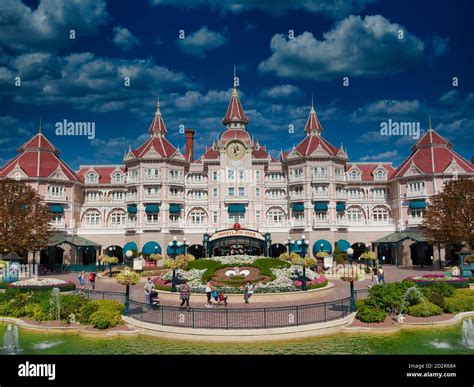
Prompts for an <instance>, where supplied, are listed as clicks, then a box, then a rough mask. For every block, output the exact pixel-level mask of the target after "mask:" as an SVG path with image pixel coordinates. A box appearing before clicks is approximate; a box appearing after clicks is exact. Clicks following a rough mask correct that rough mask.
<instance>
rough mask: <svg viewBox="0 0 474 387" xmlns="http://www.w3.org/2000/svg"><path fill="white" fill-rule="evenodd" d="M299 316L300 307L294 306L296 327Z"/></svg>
mask: <svg viewBox="0 0 474 387" xmlns="http://www.w3.org/2000/svg"><path fill="white" fill-rule="evenodd" d="M299 314H300V307H299V306H298V305H296V326H298V323H299V317H300V316H299Z"/></svg>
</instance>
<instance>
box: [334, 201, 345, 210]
mask: <svg viewBox="0 0 474 387" xmlns="http://www.w3.org/2000/svg"><path fill="white" fill-rule="evenodd" d="M345 210H346V203H343V202H338V203H336V211H338V212H344V211H345Z"/></svg>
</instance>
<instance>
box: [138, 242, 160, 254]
mask: <svg viewBox="0 0 474 387" xmlns="http://www.w3.org/2000/svg"><path fill="white" fill-rule="evenodd" d="M142 252H143V254H161V246H160V244H159V243H158V242H154V241H150V242H147V243H145V244H144V245H143V248H142Z"/></svg>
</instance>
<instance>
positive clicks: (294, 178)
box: [290, 176, 304, 183]
mask: <svg viewBox="0 0 474 387" xmlns="http://www.w3.org/2000/svg"><path fill="white" fill-rule="evenodd" d="M301 181H304V176H290V183H295V182H301Z"/></svg>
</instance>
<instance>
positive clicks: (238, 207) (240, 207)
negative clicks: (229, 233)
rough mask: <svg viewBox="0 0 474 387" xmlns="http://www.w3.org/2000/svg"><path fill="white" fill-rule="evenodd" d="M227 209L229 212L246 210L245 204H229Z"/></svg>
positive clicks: (234, 212)
mask: <svg viewBox="0 0 474 387" xmlns="http://www.w3.org/2000/svg"><path fill="white" fill-rule="evenodd" d="M227 211H228V212H229V214H236V213H243V212H245V206H244V205H243V204H229V208H228V209H227Z"/></svg>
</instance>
